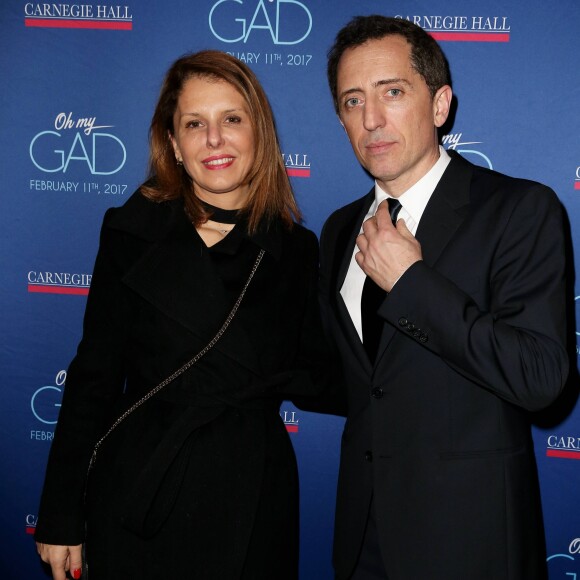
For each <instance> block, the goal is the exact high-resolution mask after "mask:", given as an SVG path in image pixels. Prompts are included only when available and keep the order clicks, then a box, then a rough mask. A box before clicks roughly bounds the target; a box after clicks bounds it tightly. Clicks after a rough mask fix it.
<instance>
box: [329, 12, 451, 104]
mask: <svg viewBox="0 0 580 580" xmlns="http://www.w3.org/2000/svg"><path fill="white" fill-rule="evenodd" d="M391 35H399V36H402V37H403V38H404V39H405V40H406V41H407V42H408V43H409V45H410V46H411V57H410V58H411V66H412V67H413V68H414V69H415V71H417V73H418V74H420V75H421V76H422V77H423V78H424V79H425V82H426V83H427V87H428V88H429V92H430V93H431V96H432V97H433V96H435V93H436V92H437V91H438V90H439V89H440V88H441V87H442V86H444V85H451V74H450V72H449V63H448V62H447V59H446V58H445V55H444V54H443V51H442V50H441V47H440V46H439V45H438V44H437V42H436V41H435V39H434V38H433V37H432V36H430V35H429V34H428V33H427V32H425V31H424V30H423V29H422V28H421V27H420V26H417V25H416V24H413V23H412V22H410V21H408V20H404V19H402V18H392V17H389V16H381V15H379V14H372V15H370V16H355V18H353V19H352V20H351V21H350V22H349V23H348V24H347V25H346V26H344V27H343V28H342V29H341V30H340V31H339V32H338V34H337V35H336V39H335V41H334V45H333V46H332V48H331V49H330V51H329V52H328V68H327V75H328V84H329V85H330V92H331V93H332V99H333V101H334V107H335V109H336V112H337V113H338V112H339V109H338V100H337V72H338V63H339V61H340V58H341V57H342V55H343V53H344V52H345V50H347V49H349V48H354V47H356V46H360V45H361V44H364V43H365V42H367V41H369V40H380V39H381V38H384V37H385V36H391Z"/></svg>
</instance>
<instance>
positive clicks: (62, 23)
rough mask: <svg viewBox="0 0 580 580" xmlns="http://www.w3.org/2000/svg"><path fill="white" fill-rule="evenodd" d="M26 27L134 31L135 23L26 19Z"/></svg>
mask: <svg viewBox="0 0 580 580" xmlns="http://www.w3.org/2000/svg"><path fill="white" fill-rule="evenodd" d="M24 21H25V23H26V26H35V27H40V28H96V29H100V30H132V29H133V22H126V21H124V22H121V21H119V20H75V19H72V20H64V19H61V18H55V19H52V18H25V19H24Z"/></svg>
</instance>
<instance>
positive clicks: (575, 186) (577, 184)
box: [574, 180, 580, 189]
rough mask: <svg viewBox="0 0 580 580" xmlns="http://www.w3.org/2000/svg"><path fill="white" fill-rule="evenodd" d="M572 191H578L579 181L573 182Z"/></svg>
mask: <svg viewBox="0 0 580 580" xmlns="http://www.w3.org/2000/svg"><path fill="white" fill-rule="evenodd" d="M574 189H580V180H579V181H575V182H574Z"/></svg>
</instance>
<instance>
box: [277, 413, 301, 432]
mask: <svg viewBox="0 0 580 580" xmlns="http://www.w3.org/2000/svg"><path fill="white" fill-rule="evenodd" d="M280 417H282V421H284V425H286V431H288V433H298V423H299V419H298V413H297V412H296V411H280Z"/></svg>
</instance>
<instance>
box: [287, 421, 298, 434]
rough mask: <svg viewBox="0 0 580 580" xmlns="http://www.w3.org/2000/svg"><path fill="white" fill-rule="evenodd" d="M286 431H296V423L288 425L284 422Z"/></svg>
mask: <svg viewBox="0 0 580 580" xmlns="http://www.w3.org/2000/svg"><path fill="white" fill-rule="evenodd" d="M286 431H288V433H298V425H288V423H286Z"/></svg>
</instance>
